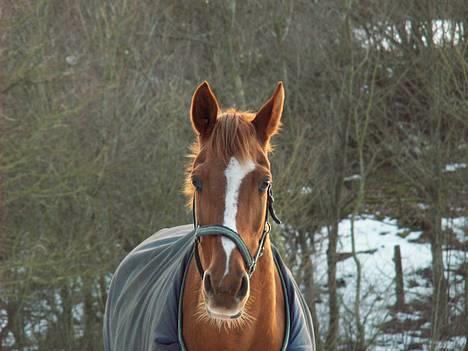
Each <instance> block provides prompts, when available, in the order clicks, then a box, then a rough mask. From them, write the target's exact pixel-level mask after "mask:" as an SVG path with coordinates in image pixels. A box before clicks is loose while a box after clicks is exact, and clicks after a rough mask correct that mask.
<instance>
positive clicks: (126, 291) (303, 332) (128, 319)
mask: <svg viewBox="0 0 468 351" xmlns="http://www.w3.org/2000/svg"><path fill="white" fill-rule="evenodd" d="M193 244H194V234H193V226H190V225H185V226H179V227H174V228H169V229H163V230H160V231H159V232H157V233H156V234H154V235H153V236H151V237H149V238H148V239H146V240H145V241H143V242H142V243H141V244H140V245H138V246H137V247H136V248H135V249H134V250H133V251H132V252H130V253H129V254H128V255H127V256H126V257H125V258H124V260H123V261H122V262H121V263H120V265H119V267H118V268H117V270H116V272H115V273H114V275H113V277H112V281H111V285H110V290H109V295H108V298H107V303H106V312H105V315H104V349H105V351H131V350H138V351H149V350H164V351H176V350H177V351H178V350H181V351H183V350H185V345H184V341H183V338H182V331H181V323H179V319H180V318H181V317H180V316H181V311H180V310H179V307H180V296H181V289H182V288H183V287H182V285H183V278H184V273H185V271H186V268H187V267H188V264H189V262H190V259H191V257H192V254H193V246H194V245H193ZM273 251H274V256H275V260H276V264H277V268H278V270H279V272H280V275H281V276H282V278H283V283H284V289H285V291H286V298H287V302H288V308H289V316H290V318H289V319H290V320H289V325H287V326H286V327H287V328H288V330H287V331H286V333H285V334H286V335H287V334H289V336H288V337H286V338H285V342H284V345H283V348H282V349H283V350H288V351H305V350H314V333H313V326H312V319H311V317H310V312H309V310H308V308H307V305H306V303H305V301H304V299H303V297H302V295H301V293H300V292H299V288H298V287H297V285H296V283H295V281H294V279H293V277H292V275H291V272H290V271H289V269H288V268H287V267H286V266H285V265H284V263H283V261H282V260H281V257H280V256H279V254H278V252H277V251H276V250H275V249H274V250H273ZM179 317H180V318H179ZM185 327H187V328H188V327H190V326H185ZM185 327H184V328H185ZM288 331H289V333H288Z"/></svg>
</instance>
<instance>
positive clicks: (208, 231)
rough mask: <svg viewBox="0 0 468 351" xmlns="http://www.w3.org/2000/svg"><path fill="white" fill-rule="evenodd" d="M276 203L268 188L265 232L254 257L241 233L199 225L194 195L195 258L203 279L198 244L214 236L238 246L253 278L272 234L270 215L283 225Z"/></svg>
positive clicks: (219, 226) (229, 229) (215, 226)
mask: <svg viewBox="0 0 468 351" xmlns="http://www.w3.org/2000/svg"><path fill="white" fill-rule="evenodd" d="M274 201H275V199H274V197H273V193H272V190H271V185H270V186H268V189H267V209H266V211H265V222H264V224H263V232H262V236H261V237H260V240H259V241H258V249H257V252H256V253H255V255H254V256H252V255H251V254H250V251H249V248H248V247H247V245H246V244H245V242H244V240H242V238H241V236H240V235H239V233H237V232H236V231H234V230H232V229H231V228H228V227H226V226H224V225H218V224H214V225H204V226H200V225H198V224H197V217H196V212H195V194H194V195H193V206H192V216H193V225H194V227H195V247H194V251H195V253H194V256H195V263H196V265H197V269H198V272H199V273H200V276H201V277H202V279H203V275H204V273H205V271H204V270H203V266H202V263H201V259H200V253H199V252H198V244H199V243H200V238H201V237H203V236H212V235H221V236H224V237H227V238H229V239H231V240H232V241H233V242H234V244H236V246H237V248H238V249H239V252H240V254H241V256H242V259H243V260H244V263H245V265H246V267H247V273H248V275H249V279H250V278H251V277H252V274H253V272H254V271H255V268H256V267H257V262H258V259H259V258H260V257H261V256H262V255H263V250H264V249H265V241H266V237H267V235H268V233H270V230H271V225H270V223H269V222H268V213H270V215H271V218H273V220H274V221H275V222H276V223H278V224H281V220H280V219H279V218H278V216H277V215H276V213H275V209H274V208H273V202H274Z"/></svg>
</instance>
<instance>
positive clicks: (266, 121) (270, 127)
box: [252, 82, 284, 147]
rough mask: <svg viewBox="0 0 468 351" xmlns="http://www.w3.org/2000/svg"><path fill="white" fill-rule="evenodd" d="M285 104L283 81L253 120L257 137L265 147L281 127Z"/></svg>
mask: <svg viewBox="0 0 468 351" xmlns="http://www.w3.org/2000/svg"><path fill="white" fill-rule="evenodd" d="M283 104H284V87H283V83H282V82H278V85H277V86H276V89H275V91H274V92H273V95H272V96H271V98H270V99H269V100H268V101H267V102H266V103H265V104H264V105H263V106H262V108H261V109H260V110H259V111H258V112H257V114H256V115H255V118H254V120H253V121H252V124H253V125H254V127H255V130H256V132H257V137H258V139H259V141H260V144H262V146H263V147H266V146H267V145H268V142H269V141H270V138H271V137H272V135H274V134H275V133H276V132H277V131H278V129H279V126H280V120H281V115H282V114H283Z"/></svg>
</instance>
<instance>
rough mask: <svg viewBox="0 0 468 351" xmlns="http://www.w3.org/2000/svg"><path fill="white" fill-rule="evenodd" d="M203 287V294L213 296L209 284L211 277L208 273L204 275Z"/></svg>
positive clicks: (211, 287) (211, 286)
mask: <svg viewBox="0 0 468 351" xmlns="http://www.w3.org/2000/svg"><path fill="white" fill-rule="evenodd" d="M203 286H204V288H205V293H206V294H207V295H213V285H212V284H211V275H210V273H208V272H206V273H205V277H204V279H203Z"/></svg>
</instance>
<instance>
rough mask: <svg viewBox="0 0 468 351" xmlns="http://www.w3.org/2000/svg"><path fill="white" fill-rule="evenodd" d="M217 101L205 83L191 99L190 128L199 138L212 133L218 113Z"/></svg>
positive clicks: (205, 82)
mask: <svg viewBox="0 0 468 351" xmlns="http://www.w3.org/2000/svg"><path fill="white" fill-rule="evenodd" d="M219 110H220V109H219V105H218V101H217V100H216V96H215V95H214V94H213V91H212V90H211V88H210V85H209V84H208V82H207V81H204V82H203V83H201V84H200V85H199V86H198V87H197V90H195V93H194V94H193V97H192V106H191V107H190V118H191V119H192V126H193V129H194V130H195V132H196V133H198V135H199V136H200V137H201V138H207V137H209V136H210V134H211V132H212V131H213V127H214V125H215V124H216V118H217V117H218V112H219Z"/></svg>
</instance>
